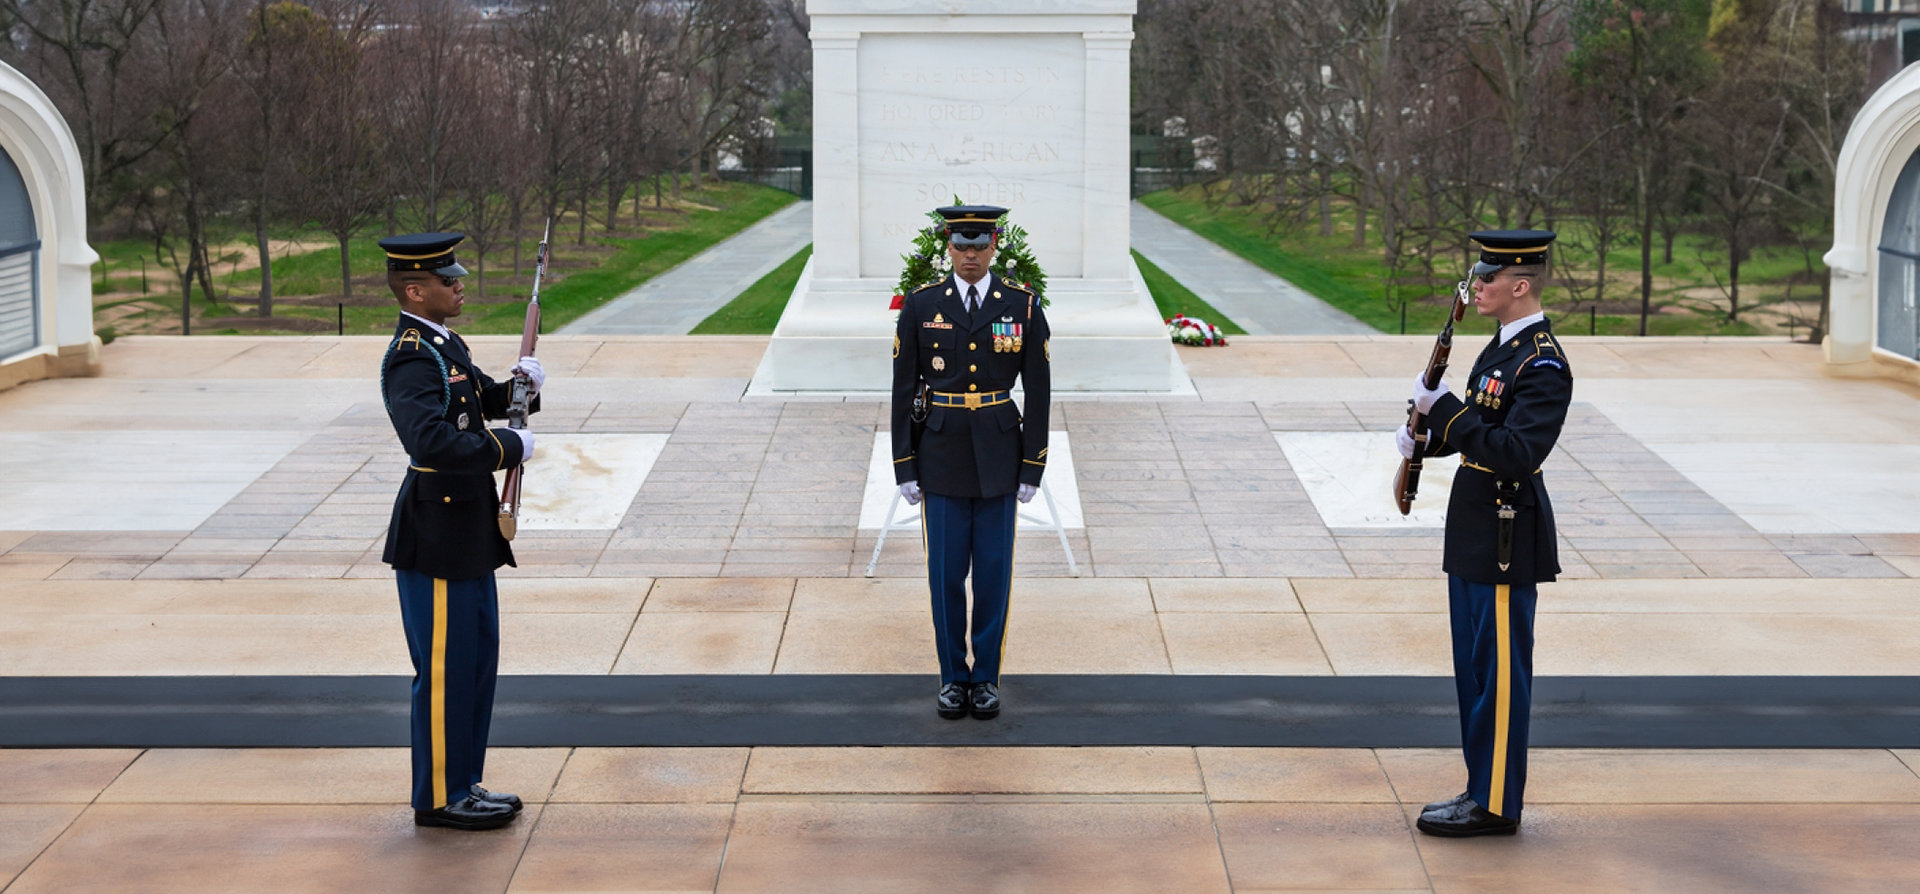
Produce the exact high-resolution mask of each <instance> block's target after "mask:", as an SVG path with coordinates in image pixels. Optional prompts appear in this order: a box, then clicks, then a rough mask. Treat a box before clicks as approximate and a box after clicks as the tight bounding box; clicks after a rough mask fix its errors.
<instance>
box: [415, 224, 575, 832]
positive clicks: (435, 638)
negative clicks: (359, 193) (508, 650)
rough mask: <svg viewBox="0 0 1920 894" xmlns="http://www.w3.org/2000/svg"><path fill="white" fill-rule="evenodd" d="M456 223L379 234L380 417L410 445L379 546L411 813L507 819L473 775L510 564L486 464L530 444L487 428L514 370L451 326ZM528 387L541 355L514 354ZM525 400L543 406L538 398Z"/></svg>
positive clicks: (470, 821)
mask: <svg viewBox="0 0 1920 894" xmlns="http://www.w3.org/2000/svg"><path fill="white" fill-rule="evenodd" d="M464 238H466V237H464V236H463V235H461V234H459V233H418V234H414V235H410V236H394V237H391V238H388V239H383V240H381V241H380V247H381V248H382V249H385V250H386V252H387V287H388V288H390V289H392V290H393V294H394V297H395V298H397V299H399V302H400V322H399V324H398V325H397V326H396V327H395V328H394V337H393V344H392V345H390V346H389V347H388V348H387V354H386V357H385V358H384V359H383V360H382V362H381V365H380V390H381V396H382V397H383V398H384V400H385V401H386V406H387V417H388V418H389V419H391V420H392V421H393V430H394V432H395V433H396V434H398V435H399V436H400V444H401V446H403V447H405V448H406V450H407V456H408V457H409V458H410V462H409V465H408V467H407V474H406V478H405V479H404V480H403V481H402V482H401V484H400V494H399V496H398V497H396V498H395V499H394V503H393V519H392V521H391V523H390V524H389V525H388V527H387V548H386V552H385V554H384V555H383V556H382V557H381V558H382V560H383V561H385V562H386V563H387V564H389V565H392V566H393V573H394V577H395V578H396V579H397V580H398V582H399V585H400V619H401V622H402V623H403V624H404V625H405V627H406V633H407V651H408V652H409V653H410V654H411V655H412V657H413V672H414V676H413V821H414V824H415V825H420V826H445V827H448V828H453V829H468V830H474V829H493V828H498V827H500V826H504V825H506V824H507V823H510V822H512V821H513V818H514V817H515V816H518V815H519V813H520V807H521V804H520V799H519V798H518V797H515V796H514V795H510V794H506V793H504V792H489V791H487V790H486V789H484V788H482V787H481V786H480V777H481V773H482V771H483V770H484V769H485V765H486V757H487V729H488V726H489V725H490V724H491V722H492V719H493V689H494V677H495V675H496V673H497V669H498V666H499V657H500V607H499V600H498V596H497V591H496V590H495V588H494V579H493V572H494V569H496V568H499V567H500V566H501V565H512V564H513V549H512V547H510V546H509V545H508V543H507V539H506V537H504V536H502V535H501V533H500V526H499V522H498V509H499V507H498V495H497V494H496V493H495V491H494V482H493V473H494V472H495V471H496V470H499V469H507V468H512V467H513V466H515V465H518V464H520V463H522V462H525V461H526V460H527V459H528V458H529V457H531V456H532V455H533V433H532V432H529V431H524V430H515V429H511V428H495V429H488V428H487V427H486V424H485V421H484V420H486V419H490V418H491V419H498V418H502V417H504V416H505V415H506V412H507V405H508V403H509V401H510V400H511V397H510V395H509V391H510V387H511V384H512V383H511V382H495V381H493V380H492V379H489V378H487V376H486V374H485V373H482V372H481V371H480V368H479V367H478V366H475V365H474V362H473V357H472V355H471V354H470V353H469V352H468V351H467V344H466V342H465V341H463V340H461V338H460V336H458V335H456V334H454V332H453V331H452V330H450V329H448V328H447V320H449V319H451V318H453V317H455V316H458V315H459V313H460V306H461V303H462V302H463V301H464V300H465V299H464V290H465V287H464V286H462V285H461V283H460V277H462V276H465V275H467V270H466V268H465V267H462V266H460V264H459V262H457V261H455V260H454V257H453V247H454V246H455V245H456V244H458V243H459V242H460V241H461V240H462V239H464ZM515 368H516V369H520V370H524V371H525V372H526V373H527V375H528V377H529V378H531V379H532V381H533V390H534V392H535V393H536V394H537V392H538V391H539V388H540V385H541V384H542V383H544V382H545V381H546V373H545V372H544V371H543V370H542V369H541V368H540V361H538V360H536V359H534V358H532V357H522V358H520V363H519V365H518V366H517V367H515ZM532 409H533V410H538V409H539V401H538V400H537V399H535V400H534V401H533V404H532Z"/></svg>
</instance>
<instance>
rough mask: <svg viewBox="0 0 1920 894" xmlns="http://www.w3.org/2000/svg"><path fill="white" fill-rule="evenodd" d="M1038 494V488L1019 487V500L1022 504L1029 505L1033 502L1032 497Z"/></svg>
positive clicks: (1023, 485) (1026, 485) (1024, 485)
mask: <svg viewBox="0 0 1920 894" xmlns="http://www.w3.org/2000/svg"><path fill="white" fill-rule="evenodd" d="M1039 492H1040V488H1037V487H1034V486H1033V485H1031V484H1022V485H1020V497H1019V500H1020V502H1022V503H1031V502H1033V495H1034V494H1037V493H1039Z"/></svg>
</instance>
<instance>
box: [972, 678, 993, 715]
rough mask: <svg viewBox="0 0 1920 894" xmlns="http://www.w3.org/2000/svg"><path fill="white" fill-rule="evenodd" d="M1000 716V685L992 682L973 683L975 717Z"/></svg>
mask: <svg viewBox="0 0 1920 894" xmlns="http://www.w3.org/2000/svg"><path fill="white" fill-rule="evenodd" d="M998 716H1000V687H998V686H995V685H994V684H992V683H975V684H973V717H974V719H975V720H992V719H993V718H995V717H998Z"/></svg>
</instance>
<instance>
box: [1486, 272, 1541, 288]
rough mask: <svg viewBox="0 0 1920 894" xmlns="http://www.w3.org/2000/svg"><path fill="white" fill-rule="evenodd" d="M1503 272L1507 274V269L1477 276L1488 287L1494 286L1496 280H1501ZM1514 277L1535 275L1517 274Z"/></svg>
mask: <svg viewBox="0 0 1920 894" xmlns="http://www.w3.org/2000/svg"><path fill="white" fill-rule="evenodd" d="M1503 272H1505V268H1501V269H1500V270H1495V271H1492V272H1490V273H1481V274H1477V276H1478V278H1479V280H1480V281H1481V282H1482V283H1485V284H1487V285H1493V281H1494V280H1496V279H1499V278H1500V274H1501V273H1503ZM1513 275H1514V276H1532V275H1533V274H1531V273H1519V272H1515V273H1514V274H1513Z"/></svg>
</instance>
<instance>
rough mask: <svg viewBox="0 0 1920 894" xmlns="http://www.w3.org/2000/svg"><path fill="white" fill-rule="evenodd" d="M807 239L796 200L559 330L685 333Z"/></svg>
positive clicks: (806, 217)
mask: <svg viewBox="0 0 1920 894" xmlns="http://www.w3.org/2000/svg"><path fill="white" fill-rule="evenodd" d="M812 241H813V203H812V202H808V201H798V202H794V203H793V204H791V205H788V206H787V207H785V208H782V209H780V210H779V211H775V212H774V213H772V214H769V215H767V216H766V217H765V218H763V219H762V220H760V221H759V222H758V223H755V224H754V225H753V226H750V227H748V228H746V229H745V230H742V231H740V232H739V233H738V234H736V235H734V236H732V237H731V238H728V239H726V240H725V241H722V242H721V243H720V244H718V245H716V246H714V247H712V248H709V249H707V250H706V251H703V252H701V253H700V254H697V255H694V256H693V257H691V258H688V259H687V261H686V262H685V263H683V264H681V265H679V266H678V267H675V268H673V269H672V270H668V271H667V272H665V273H662V274H660V275H659V276H656V277H654V278H652V279H650V280H647V281H646V282H644V283H641V284H640V285H639V286H637V287H635V288H634V289H633V290H632V291H630V292H628V293H626V294H624V295H621V296H620V297H618V298H615V299H613V300H612V301H609V302H607V303H606V304H604V305H601V306H600V307H599V308H598V309H596V310H594V311H593V312H592V313H589V314H587V315H586V316H583V317H581V318H580V319H578V320H575V321H573V322H572V323H569V324H567V325H566V326H563V327H561V328H560V330H559V333H560V334H564V335H685V334H687V333H688V332H691V331H693V327H695V326H698V325H700V321H701V320H704V319H706V318H707V317H709V316H712V315H713V312H714V311H717V310H719V309H720V308H722V307H724V306H726V303H727V302H729V301H732V300H733V299H734V298H736V297H738V296H739V295H740V293H741V292H744V291H746V290H747V287H748V286H751V285H753V284H754V283H755V282H758V281H759V280H760V278H761V277H763V276H766V275H767V274H769V273H772V272H773V269H774V268H775V267H778V266H780V265H781V264H784V263H786V261H787V259H788V258H791V257H793V255H794V253H795V252H798V251H799V250H800V249H802V248H805V247H806V246H807V245H808V243H811V242H812Z"/></svg>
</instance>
